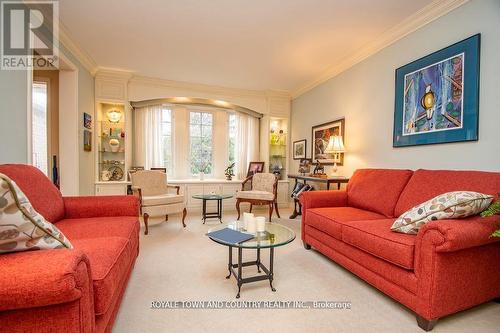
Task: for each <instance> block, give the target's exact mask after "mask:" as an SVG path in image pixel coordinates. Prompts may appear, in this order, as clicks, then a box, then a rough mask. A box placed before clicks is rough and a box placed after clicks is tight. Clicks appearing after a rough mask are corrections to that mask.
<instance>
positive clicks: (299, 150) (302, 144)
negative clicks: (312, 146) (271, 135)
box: [292, 139, 307, 160]
mask: <svg viewBox="0 0 500 333" xmlns="http://www.w3.org/2000/svg"><path fill="white" fill-rule="evenodd" d="M292 149H293V159H294V160H300V159H304V158H306V157H307V140H306V139H303V140H298V141H294V142H293V145H292Z"/></svg>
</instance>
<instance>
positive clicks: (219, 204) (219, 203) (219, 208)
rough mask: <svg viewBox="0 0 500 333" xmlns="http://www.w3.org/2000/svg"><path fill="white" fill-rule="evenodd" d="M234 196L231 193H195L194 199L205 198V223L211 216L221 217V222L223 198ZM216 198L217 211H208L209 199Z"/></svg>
mask: <svg viewBox="0 0 500 333" xmlns="http://www.w3.org/2000/svg"><path fill="white" fill-rule="evenodd" d="M232 197H233V196H232V195H230V194H195V195H193V198H194V199H200V200H203V208H202V217H201V219H202V220H203V224H205V222H206V221H207V219H210V218H217V219H219V221H220V223H222V200H224V199H229V198H232ZM209 200H216V201H217V211H215V212H207V201H209Z"/></svg>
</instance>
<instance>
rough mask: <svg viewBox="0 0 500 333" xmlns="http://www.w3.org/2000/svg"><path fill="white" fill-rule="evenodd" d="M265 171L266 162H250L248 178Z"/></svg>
mask: <svg viewBox="0 0 500 333" xmlns="http://www.w3.org/2000/svg"><path fill="white" fill-rule="evenodd" d="M263 171H264V162H250V163H249V164H248V172H247V177H250V176H253V175H254V174H256V173H261V172H263Z"/></svg>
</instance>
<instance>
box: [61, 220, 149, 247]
mask: <svg viewBox="0 0 500 333" xmlns="http://www.w3.org/2000/svg"><path fill="white" fill-rule="evenodd" d="M57 227H58V228H59V230H61V232H62V233H63V234H65V235H66V237H68V238H69V239H70V240H71V242H73V240H74V239H86V238H100V237H122V238H127V239H131V238H132V235H133V234H132V233H133V232H134V230H135V229H138V228H139V222H138V220H137V217H131V216H114V217H92V218H82V219H64V220H61V221H59V222H58V223H57Z"/></svg>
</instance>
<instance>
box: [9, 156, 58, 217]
mask: <svg viewBox="0 0 500 333" xmlns="http://www.w3.org/2000/svg"><path fill="white" fill-rule="evenodd" d="M0 172H1V173H3V174H6V175H7V176H9V178H10V179H12V180H13V181H15V182H16V184H17V185H18V186H19V188H20V189H21V190H22V191H23V192H24V194H26V196H27V197H28V198H29V200H30V202H31V205H32V206H33V208H34V209H35V210H36V211H37V212H38V213H40V214H42V216H43V217H44V218H45V219H46V220H47V221H49V222H52V223H55V222H57V221H59V220H61V219H62V218H64V202H63V198H62V195H61V192H59V190H58V189H57V187H55V185H54V184H52V182H51V181H50V180H49V178H47V177H46V176H45V175H44V174H43V173H42V172H41V171H40V170H39V169H37V168H35V167H33V166H31V165H25V164H2V165H0Z"/></svg>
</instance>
